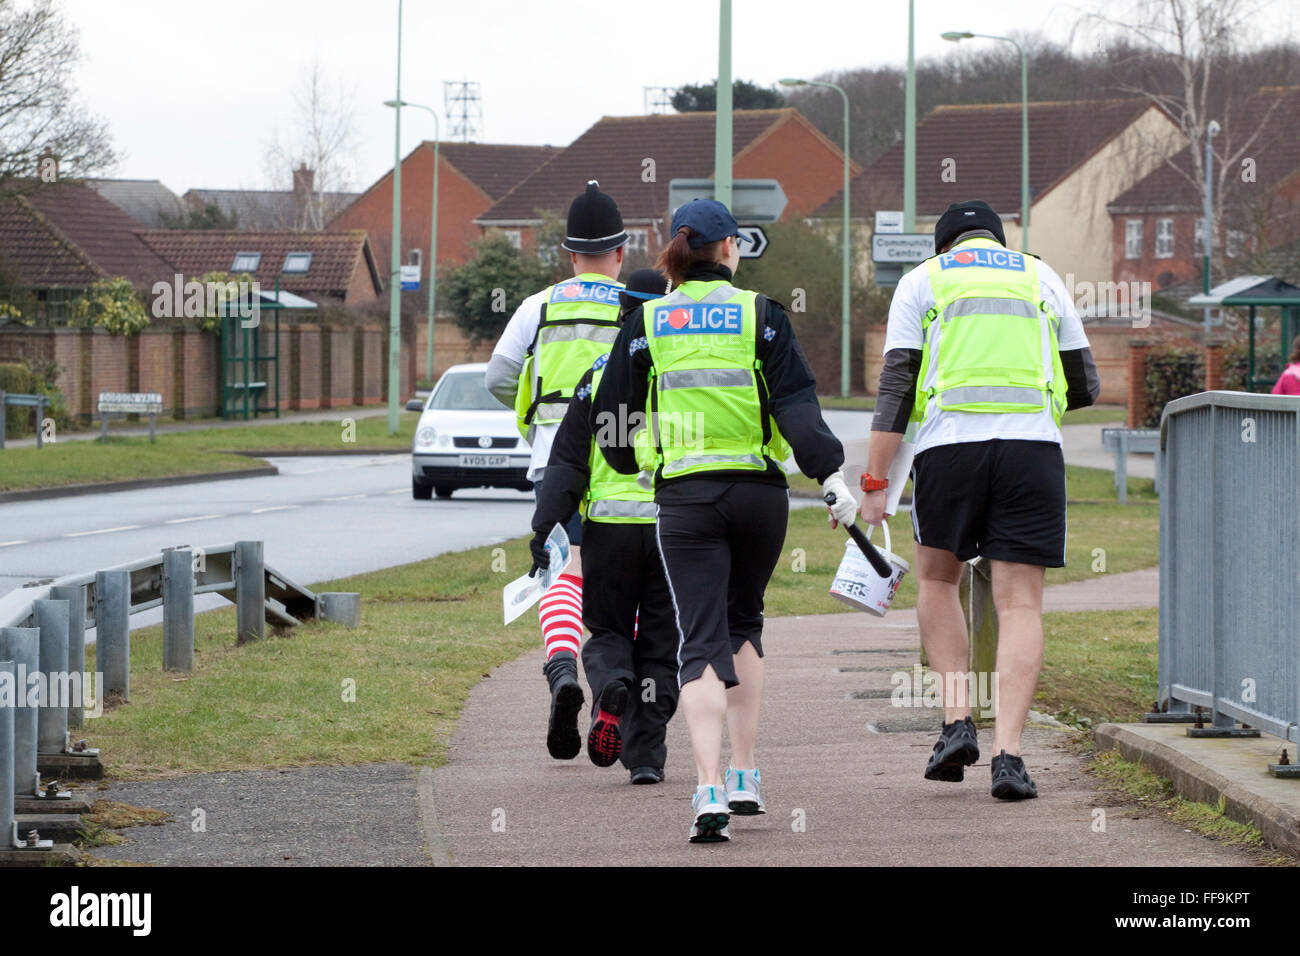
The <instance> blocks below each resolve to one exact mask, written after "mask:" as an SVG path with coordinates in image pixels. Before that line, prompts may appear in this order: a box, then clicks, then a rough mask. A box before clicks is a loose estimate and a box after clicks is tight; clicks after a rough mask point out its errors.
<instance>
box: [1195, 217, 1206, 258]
mask: <svg viewBox="0 0 1300 956" xmlns="http://www.w3.org/2000/svg"><path fill="white" fill-rule="evenodd" d="M1192 246H1193V247H1194V249H1195V252H1196V255H1198V256H1203V255H1205V220H1204V219H1198V220H1196V229H1195V231H1194V233H1193V238H1192Z"/></svg>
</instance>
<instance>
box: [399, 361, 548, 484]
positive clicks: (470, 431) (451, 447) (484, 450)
mask: <svg viewBox="0 0 1300 956" xmlns="http://www.w3.org/2000/svg"><path fill="white" fill-rule="evenodd" d="M486 371H487V365H486V363H483V362H479V363H475V364H469V365H453V366H452V367H451V368H449V369H447V371H446V372H444V373H443V376H442V378H440V379H438V384H436V385H435V386H434V387H433V391H431V392H430V393H429V398H428V400H427V401H425V402H424V403H423V404H421V403H420V400H419V399H418V398H416V399H412V400H411V401H410V402H409V403H407V408H410V409H412V410H415V409H420V412H421V414H420V421H419V424H417V425H416V427H415V442H414V444H413V446H412V448H411V497H413V498H420V499H428V498H430V497H432V496H433V495H434V494H435V493H436V494H437V495H438V497H439V498H450V497H451V495H452V492H454V491H455V490H456V489H457V488H515V489H518V490H519V491H532V488H533V484H532V482H530V481H529V480H528V459H529V456H530V454H531V452H532V450H531V449H530V448H529V447H528V442H526V441H524V440H523V439H522V438H520V437H519V429H518V428H517V427H516V426H515V412H514V409H512V408H506V407H505V406H504V405H502V404H501V403H500V402H499V401H497V400H496V398H494V397H493V395H492V393H491V392H489V391H488V390H487V386H486V385H485V384H484V374H485V373H486Z"/></svg>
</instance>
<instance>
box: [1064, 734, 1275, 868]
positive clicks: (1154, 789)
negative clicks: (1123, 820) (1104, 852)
mask: <svg viewBox="0 0 1300 956" xmlns="http://www.w3.org/2000/svg"><path fill="white" fill-rule="evenodd" d="M1073 749H1075V750H1076V751H1078V752H1081V753H1083V754H1084V755H1085V756H1087V757H1088V760H1087V763H1086V767H1087V769H1088V770H1089V771H1090V772H1091V773H1093V774H1094V775H1095V776H1096V777H1097V778H1098V779H1099V780H1100V781H1101V784H1102V786H1103V788H1105V789H1106V790H1108V791H1110V792H1111V793H1112V794H1114V795H1115V796H1117V797H1119V798H1121V799H1122V800H1123V802H1124V803H1127V804H1129V805H1130V806H1131V807H1132V808H1133V810H1134V812H1136V813H1138V814H1143V813H1152V814H1158V815H1160V816H1163V817H1165V818H1166V819H1168V820H1169V821H1170V822H1172V823H1175V824H1177V825H1178V826H1181V827H1183V828H1184V829H1187V830H1191V831H1192V832H1194V833H1199V834H1201V835H1202V836H1204V837H1208V838H1209V839H1211V840H1215V841H1216V842H1218V843H1222V844H1224V845H1225V846H1233V847H1239V848H1241V849H1244V850H1247V851H1248V852H1250V854H1251V856H1252V857H1254V861H1255V862H1256V863H1257V864H1261V865H1264V866H1295V864H1296V860H1295V858H1294V857H1292V856H1291V855H1290V854H1287V853H1280V852H1278V851H1277V850H1274V849H1272V848H1270V847H1269V846H1268V845H1267V844H1266V843H1265V842H1264V836H1263V834H1262V833H1261V832H1260V830H1259V827H1257V826H1255V825H1254V824H1253V823H1238V822H1237V821H1236V820H1230V819H1228V817H1227V816H1226V815H1225V813H1224V809H1225V807H1224V801H1223V799H1222V798H1220V799H1219V802H1218V803H1217V804H1216V805H1213V806H1212V805H1210V804H1206V803H1199V802H1197V801H1195V800H1188V799H1187V798H1186V797H1181V796H1179V795H1178V794H1176V793H1175V792H1174V786H1173V783H1172V782H1171V781H1169V780H1167V779H1166V778H1164V777H1161V776H1159V775H1157V774H1155V773H1152V772H1151V771H1150V770H1148V769H1147V768H1146V767H1143V766H1142V765H1141V764H1138V763H1133V762H1131V761H1128V760H1125V759H1124V758H1123V757H1122V756H1120V753H1119V751H1118V750H1106V751H1100V752H1098V751H1096V750H1095V749H1094V746H1093V744H1092V741H1091V737H1087V738H1085V739H1082V740H1078V741H1076V742H1075V745H1074V748H1073Z"/></svg>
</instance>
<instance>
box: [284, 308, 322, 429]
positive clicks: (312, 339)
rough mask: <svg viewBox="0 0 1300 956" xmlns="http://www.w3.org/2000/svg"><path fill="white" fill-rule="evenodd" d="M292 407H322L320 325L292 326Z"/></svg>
mask: <svg viewBox="0 0 1300 956" xmlns="http://www.w3.org/2000/svg"><path fill="white" fill-rule="evenodd" d="M287 397H288V399H289V403H288V407H289V408H295V409H303V410H307V409H313V408H320V399H321V332H320V327H319V326H316V325H305V324H304V325H294V326H291V327H290V329H289V392H288V396H287Z"/></svg>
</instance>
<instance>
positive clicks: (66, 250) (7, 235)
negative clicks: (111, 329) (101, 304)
mask: <svg viewBox="0 0 1300 956" xmlns="http://www.w3.org/2000/svg"><path fill="white" fill-rule="evenodd" d="M139 228H140V224H139V223H138V222H136V221H135V220H134V219H132V218H131V217H130V216H128V215H127V214H126V213H125V212H124V211H123V210H122V209H120V208H119V207H118V206H117V205H115V204H114V203H112V202H110V201H109V200H107V199H105V198H104V197H103V196H102V195H100V194H99V193H98V192H97V191H96V190H94V189H92V188H90V187H88V186H85V185H83V184H81V183H78V182H71V181H69V182H56V183H34V184H32V185H31V187H30V188H28V189H25V190H22V191H20V192H17V193H15V194H13V195H9V196H7V197H6V198H5V199H4V200H3V201H0V267H2V268H4V269H5V270H6V271H7V272H9V273H10V274H11V275H13V277H14V278H15V279H17V280H18V281H19V282H20V283H22V285H24V286H26V287H27V288H28V289H30V291H31V293H32V295H33V296H34V297H35V299H36V303H37V309H38V313H39V314H38V317H39V318H42V319H45V320H47V321H54V322H57V321H60V320H61V319H63V318H65V317H66V311H67V308H66V307H67V304H68V303H69V302H70V301H72V300H73V299H74V298H76V297H77V296H79V295H81V294H82V293H83V292H85V290H87V289H88V288H90V286H92V285H93V284H94V283H95V282H97V281H99V280H101V279H109V278H115V277H117V276H124V277H125V278H127V279H129V280H130V281H131V284H132V285H133V286H135V288H136V290H137V291H139V292H140V293H141V294H146V293H147V292H148V291H149V289H150V288H151V287H152V286H153V284H154V283H155V282H158V281H170V280H171V278H172V276H173V274H174V273H175V271H176V270H175V269H174V267H173V266H172V264H171V263H170V262H168V261H167V260H166V259H165V258H164V257H162V256H160V255H159V254H158V253H157V252H156V251H155V250H154V249H153V248H151V247H150V246H149V245H148V244H147V243H145V242H144V241H143V240H142V239H141V238H140V236H139V234H138V230H139Z"/></svg>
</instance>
